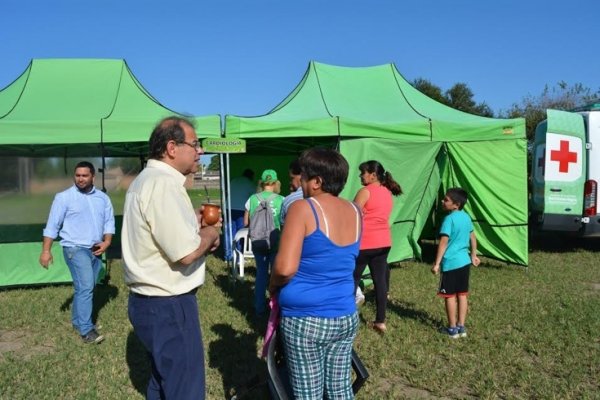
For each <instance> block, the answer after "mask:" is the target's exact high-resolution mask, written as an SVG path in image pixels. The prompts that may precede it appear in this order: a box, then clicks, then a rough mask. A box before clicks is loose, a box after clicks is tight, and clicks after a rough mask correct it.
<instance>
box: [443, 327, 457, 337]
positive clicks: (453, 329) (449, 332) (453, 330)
mask: <svg viewBox="0 0 600 400" xmlns="http://www.w3.org/2000/svg"><path fill="white" fill-rule="evenodd" d="M446 334H447V335H448V337H450V338H452V339H458V338H459V337H460V334H459V333H458V328H457V327H456V326H453V327H450V328H446Z"/></svg>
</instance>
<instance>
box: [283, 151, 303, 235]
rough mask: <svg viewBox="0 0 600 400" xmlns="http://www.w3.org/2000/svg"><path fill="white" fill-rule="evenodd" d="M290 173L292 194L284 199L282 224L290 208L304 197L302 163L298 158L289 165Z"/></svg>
mask: <svg viewBox="0 0 600 400" xmlns="http://www.w3.org/2000/svg"><path fill="white" fill-rule="evenodd" d="M288 173H289V176H290V194H288V195H287V196H285V198H284V199H283V204H282V205H281V216H280V218H281V225H283V224H284V223H285V216H286V215H287V212H288V209H289V208H290V206H291V205H292V203H293V202H295V201H296V200H301V199H303V198H304V193H303V192H302V186H301V185H300V176H301V175H302V171H301V170H300V163H299V162H298V159H295V160H294V161H292V162H291V163H290V165H289V167H288Z"/></svg>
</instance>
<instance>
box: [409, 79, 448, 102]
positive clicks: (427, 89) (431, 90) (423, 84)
mask: <svg viewBox="0 0 600 400" xmlns="http://www.w3.org/2000/svg"><path fill="white" fill-rule="evenodd" d="M412 85H413V87H414V88H415V89H417V90H418V91H419V92H421V93H423V94H424V95H426V96H427V97H429V98H431V99H433V100H435V101H437V102H440V103H442V104H446V105H448V102H447V101H446V98H445V97H444V94H443V93H442V89H440V87H439V86H436V85H434V84H433V83H431V82H429V81H428V80H427V79H423V78H417V79H415V80H414V81H413V82H412Z"/></svg>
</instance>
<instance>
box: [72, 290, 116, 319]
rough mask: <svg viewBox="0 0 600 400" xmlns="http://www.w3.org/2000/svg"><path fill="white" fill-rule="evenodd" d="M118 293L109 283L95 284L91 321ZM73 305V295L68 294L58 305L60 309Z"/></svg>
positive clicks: (96, 317)
mask: <svg viewBox="0 0 600 400" xmlns="http://www.w3.org/2000/svg"><path fill="white" fill-rule="evenodd" d="M118 295H119V288H117V287H116V286H114V285H111V284H110V283H108V284H105V285H96V288H95V289H94V297H93V306H92V321H94V322H95V321H96V320H97V319H98V313H99V312H100V310H102V308H103V307H104V306H105V305H106V304H107V303H108V302H109V301H111V300H112V299H115V298H116V297H117V296H118ZM72 306H73V295H71V296H69V297H68V298H67V299H66V300H65V301H64V303H62V304H61V306H60V311H67V310H68V309H69V308H70V307H72Z"/></svg>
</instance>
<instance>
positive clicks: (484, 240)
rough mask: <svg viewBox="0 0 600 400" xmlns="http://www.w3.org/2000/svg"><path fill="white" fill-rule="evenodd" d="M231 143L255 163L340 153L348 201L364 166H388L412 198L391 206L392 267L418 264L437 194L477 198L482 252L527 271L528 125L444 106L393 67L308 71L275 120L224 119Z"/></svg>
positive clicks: (270, 116) (473, 204)
mask: <svg viewBox="0 0 600 400" xmlns="http://www.w3.org/2000/svg"><path fill="white" fill-rule="evenodd" d="M225 136H226V137H230V138H243V139H246V140H247V148H248V152H249V154H261V155H262V156H263V158H265V159H266V160H268V155H269V154H277V155H282V154H287V155H288V157H293V156H295V155H298V153H299V152H300V150H301V149H303V148H308V147H312V146H314V145H325V146H328V147H335V148H339V149H340V151H341V152H342V154H343V155H344V156H345V157H346V158H347V159H348V160H349V163H350V177H349V180H348V183H347V186H346V188H345V189H344V191H343V192H342V196H343V197H345V198H348V199H351V198H353V197H354V194H355V193H356V191H357V190H358V189H359V187H360V182H359V180H358V178H357V175H358V165H359V164H360V163H361V162H363V161H366V160H370V159H377V160H379V161H381V162H382V163H383V165H384V167H385V168H386V169H387V170H388V171H390V172H391V173H392V174H393V176H394V178H395V179H396V180H397V181H398V182H399V183H400V184H401V186H402V187H403V189H404V192H405V194H404V195H402V196H400V197H399V198H395V199H394V210H393V213H392V216H391V217H390V224H391V227H392V237H393V246H392V250H391V252H390V256H389V258H388V260H389V261H399V260H403V259H407V258H413V257H420V255H421V249H420V247H419V244H418V239H419V238H420V235H421V233H422V231H423V229H424V227H425V224H426V222H427V220H428V218H429V215H430V213H431V211H432V208H433V207H435V206H436V204H435V202H436V199H437V198H438V195H440V194H443V190H445V189H447V188H449V187H452V186H462V187H464V188H465V189H466V190H467V191H469V192H470V195H471V197H470V200H469V204H468V206H467V211H468V212H469V213H470V215H471V217H472V218H473V220H474V222H475V229H476V233H477V235H478V237H479V242H480V245H479V250H480V252H481V253H482V254H483V255H485V256H489V257H493V258H497V259H500V260H504V261H507V262H511V263H516V264H522V265H526V264H527V262H528V256H527V176H526V171H527V168H526V162H525V160H526V139H525V120H524V119H522V118H516V119H494V118H484V117H480V116H476V115H471V114H466V113H464V112H461V111H458V110H454V109H452V108H450V107H447V106H445V105H443V104H440V103H437V102H436V101H434V100H432V99H430V98H429V97H427V96H425V95H424V94H422V93H420V92H419V91H418V90H416V89H414V88H413V87H412V86H411V85H410V83H409V82H407V81H406V80H405V79H404V78H403V77H402V75H401V74H400V73H399V72H398V70H397V69H396V67H395V66H394V65H393V64H388V65H381V66H375V67H365V68H351V67H339V66H333V65H326V64H321V63H316V62H311V63H310V64H309V66H308V69H307V71H306V73H305V74H304V76H303V78H302V80H301V81H300V83H299V84H298V86H297V87H296V88H295V89H294V90H293V91H292V92H291V93H290V95H288V96H287V97H286V98H285V99H284V100H283V101H282V102H281V103H280V104H279V105H278V106H276V107H275V108H274V109H273V110H272V111H271V112H269V113H267V114H266V115H262V116H253V117H240V116H235V115H226V116H225ZM292 149H293V150H292ZM238 168H241V166H238ZM279 172H280V173H282V174H285V173H286V172H287V170H282V171H279Z"/></svg>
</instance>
